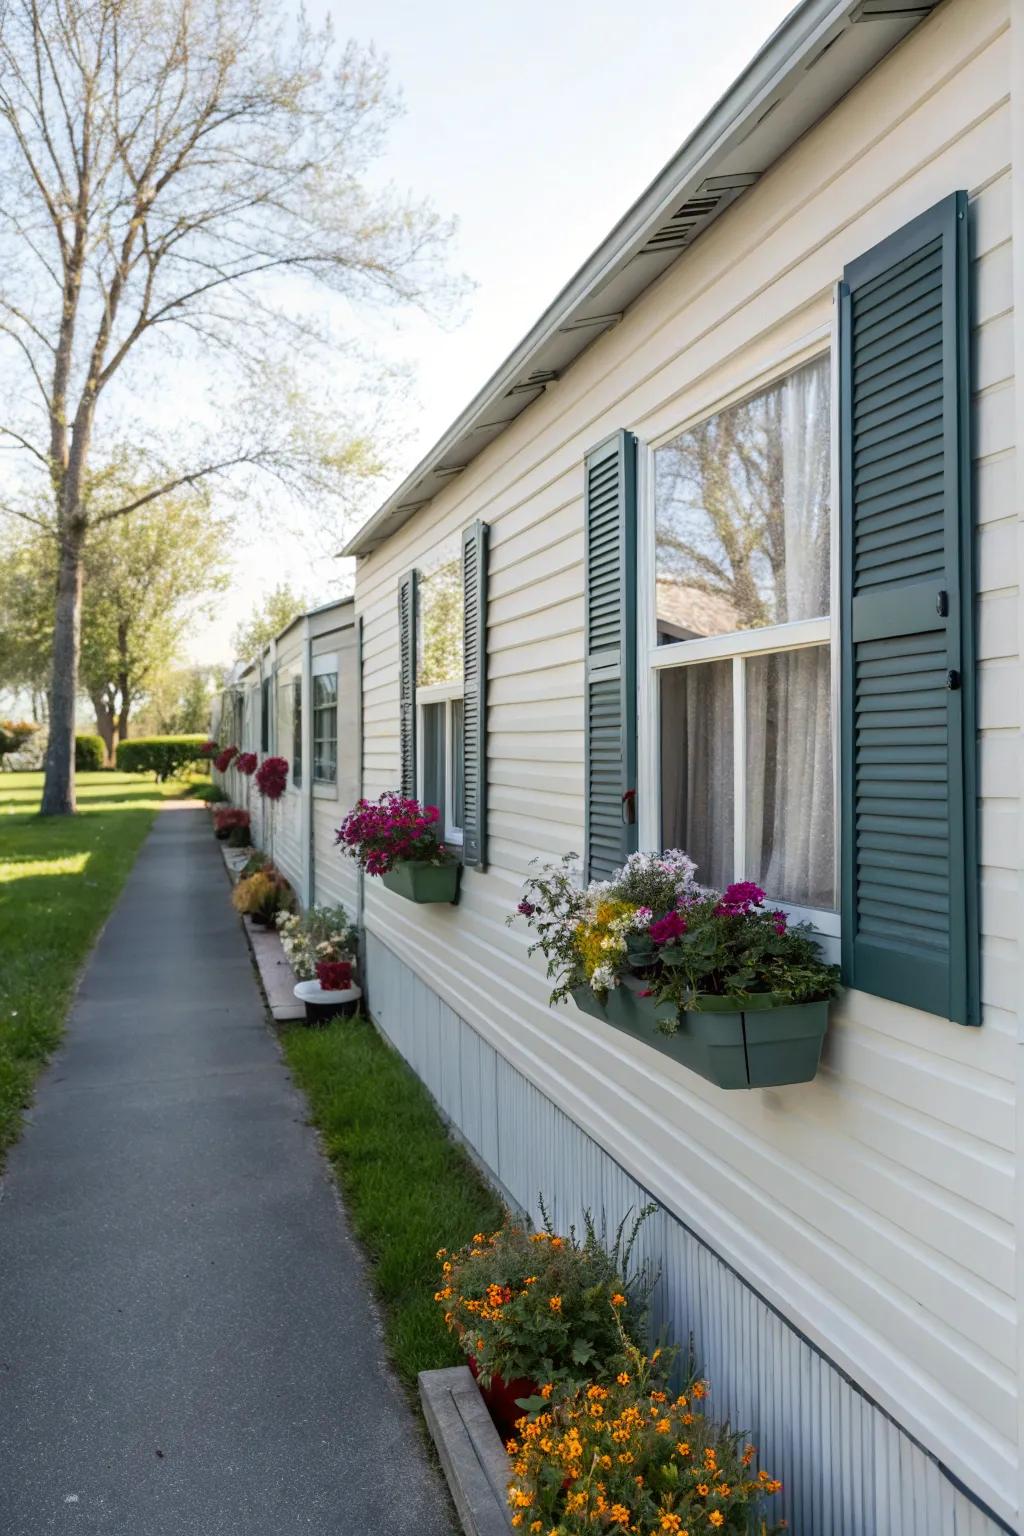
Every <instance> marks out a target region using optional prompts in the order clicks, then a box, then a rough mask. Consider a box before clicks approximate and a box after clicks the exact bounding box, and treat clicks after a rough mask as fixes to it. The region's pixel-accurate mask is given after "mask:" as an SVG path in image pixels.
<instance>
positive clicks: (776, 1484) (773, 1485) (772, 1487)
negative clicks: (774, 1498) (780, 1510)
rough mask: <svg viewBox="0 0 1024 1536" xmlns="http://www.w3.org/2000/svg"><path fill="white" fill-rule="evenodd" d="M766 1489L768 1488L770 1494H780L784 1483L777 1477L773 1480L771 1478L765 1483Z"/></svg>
mask: <svg viewBox="0 0 1024 1536" xmlns="http://www.w3.org/2000/svg"><path fill="white" fill-rule="evenodd" d="M765 1487H766V1488H767V1490H768V1492H769V1493H778V1491H779V1489H780V1488H781V1487H782V1483H781V1482H780V1481H779V1479H778V1478H777V1477H772V1478H769V1479H768V1481H767V1482H766V1483H765Z"/></svg>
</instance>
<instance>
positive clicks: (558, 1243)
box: [551, 1237, 565, 1248]
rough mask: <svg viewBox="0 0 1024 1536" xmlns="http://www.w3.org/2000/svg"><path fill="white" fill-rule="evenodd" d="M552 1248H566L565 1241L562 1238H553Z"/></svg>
mask: <svg viewBox="0 0 1024 1536" xmlns="http://www.w3.org/2000/svg"><path fill="white" fill-rule="evenodd" d="M551 1246H552V1248H564V1246H565V1240H564V1239H563V1238H561V1237H553V1238H552V1239H551Z"/></svg>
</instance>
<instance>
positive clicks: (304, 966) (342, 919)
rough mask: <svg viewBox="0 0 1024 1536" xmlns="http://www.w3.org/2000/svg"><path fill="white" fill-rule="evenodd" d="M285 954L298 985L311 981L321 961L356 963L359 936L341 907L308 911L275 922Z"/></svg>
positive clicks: (281, 916)
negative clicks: (301, 982) (298, 981)
mask: <svg viewBox="0 0 1024 1536" xmlns="http://www.w3.org/2000/svg"><path fill="white" fill-rule="evenodd" d="M277 931H278V933H279V934H280V935H281V943H282V945H283V946H284V952H285V954H286V955H287V956H288V959H289V961H290V963H291V967H292V970H293V971H294V972H295V974H296V976H297V977H298V979H299V980H300V981H311V980H312V978H313V977H314V976H315V975H316V968H317V965H318V963H320V962H321V961H325V960H326V961H332V960H333V961H339V960H347V961H349V962H350V963H351V962H353V961H354V960H355V956H356V952H357V947H358V943H359V936H358V934H357V933H356V930H355V929H354V928H353V927H352V924H351V923H350V922H349V920H348V915H347V913H346V911H345V908H344V907H310V908H309V910H308V911H307V912H289V913H287V914H284V913H282V914H281V915H280V916H279V917H278V919H277Z"/></svg>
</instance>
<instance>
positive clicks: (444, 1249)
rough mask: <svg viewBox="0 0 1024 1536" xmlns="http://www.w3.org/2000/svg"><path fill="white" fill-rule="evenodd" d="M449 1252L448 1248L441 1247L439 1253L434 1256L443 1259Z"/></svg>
mask: <svg viewBox="0 0 1024 1536" xmlns="http://www.w3.org/2000/svg"><path fill="white" fill-rule="evenodd" d="M447 1252H448V1249H447V1248H439V1249H438V1250H437V1253H436V1254H435V1255H434V1257H435V1258H437V1259H443V1258H444V1256H445V1254H446V1253H447Z"/></svg>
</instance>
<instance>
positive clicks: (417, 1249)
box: [283, 1019, 502, 1388]
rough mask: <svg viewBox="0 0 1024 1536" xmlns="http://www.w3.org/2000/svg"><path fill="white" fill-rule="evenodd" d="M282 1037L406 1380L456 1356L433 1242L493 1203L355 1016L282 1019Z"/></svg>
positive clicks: (496, 1218) (489, 1218) (421, 1093)
mask: <svg viewBox="0 0 1024 1536" xmlns="http://www.w3.org/2000/svg"><path fill="white" fill-rule="evenodd" d="M283 1040H284V1051H285V1056H286V1057H287V1060H288V1064H289V1066H290V1067H291V1069H292V1073H293V1075H294V1077H295V1079H296V1081H297V1082H298V1084H299V1086H300V1087H301V1088H303V1089H304V1090H305V1092H306V1095H307V1097H308V1099H309V1103H310V1107H311V1110H312V1115H311V1119H312V1122H313V1124H314V1125H316V1126H318V1127H319V1129H320V1132H321V1134H322V1136H323V1139H324V1145H325V1147H326V1149H327V1155H328V1156H329V1158H330V1159H331V1163H332V1165H333V1167H334V1170H335V1173H336V1175H337V1178H338V1182H339V1184H340V1185H341V1188H342V1191H343V1193H344V1196H345V1207H346V1209H347V1211H348V1213H349V1217H350V1219H351V1222H352V1225H353V1227H354V1228H355V1232H356V1235H357V1236H358V1237H359V1238H360V1240H361V1241H362V1243H363V1246H364V1247H365V1248H366V1250H367V1252H368V1254H369V1256H370V1260H371V1263H372V1274H373V1279H374V1283H375V1286H376V1289H377V1294H378V1296H379V1297H380V1300H381V1302H382V1304H383V1311H384V1330H385V1336H386V1339H387V1343H388V1349H389V1352H390V1354H391V1358H392V1360H393V1361H394V1364H395V1367H396V1369H397V1371H398V1374H399V1375H400V1377H401V1378H402V1380H403V1381H404V1382H405V1384H406V1386H408V1387H410V1388H415V1386H416V1376H417V1373H418V1372H419V1371H426V1370H432V1369H433V1368H435V1367H437V1366H442V1365H459V1364H461V1363H462V1362H463V1361H464V1358H465V1357H464V1355H463V1354H462V1351H461V1350H460V1349H459V1347H458V1345H457V1343H456V1342H455V1340H454V1339H453V1337H452V1335H451V1334H450V1333H449V1332H448V1331H447V1329H446V1328H445V1326H444V1319H443V1317H442V1315H441V1308H440V1307H439V1306H438V1305H437V1303H436V1302H435V1300H434V1291H435V1290H436V1289H437V1283H438V1274H439V1272H440V1267H441V1266H440V1264H439V1262H438V1260H437V1257H436V1255H437V1250H438V1249H439V1248H449V1249H451V1248H458V1247H460V1246H461V1245H462V1244H463V1243H465V1242H467V1241H468V1240H469V1239H470V1238H471V1237H472V1236H473V1234H474V1232H480V1231H484V1232H491V1231H493V1230H494V1228H495V1227H496V1226H497V1225H498V1224H499V1222H500V1221H501V1219H502V1211H501V1204H500V1202H499V1201H498V1200H497V1198H496V1197H495V1195H494V1194H493V1192H492V1191H491V1190H490V1189H488V1188H487V1186H486V1185H485V1184H484V1182H483V1180H482V1179H481V1177H480V1175H479V1174H478V1172H477V1170H476V1169H475V1167H474V1166H473V1164H472V1163H471V1162H470V1160H469V1158H468V1157H467V1156H466V1154H465V1152H463V1151H462V1149H461V1148H460V1147H458V1146H457V1145H456V1144H455V1143H454V1142H453V1141H452V1140H451V1138H450V1137H449V1135H448V1133H447V1131H446V1129H445V1127H444V1124H443V1123H442V1121H441V1119H440V1117H439V1116H438V1114H437V1111H436V1110H435V1108H434V1106H433V1104H432V1102H431V1099H430V1096H429V1094H428V1093H427V1091H426V1089H425V1088H424V1087H423V1085H422V1083H421V1082H420V1081H419V1079H418V1078H416V1077H415V1076H414V1074H413V1073H412V1072H411V1071H410V1070H409V1068H408V1067H407V1066H406V1065H405V1063H404V1062H403V1061H402V1059H401V1057H400V1056H399V1055H398V1054H397V1053H396V1052H395V1051H393V1050H392V1049H391V1048H390V1046H388V1045H387V1044H386V1043H385V1042H384V1041H383V1040H382V1039H381V1037H380V1036H379V1035H378V1033H377V1031H376V1030H375V1029H374V1028H373V1026H372V1025H371V1024H369V1023H367V1022H366V1020H364V1019H343V1020H338V1021H336V1022H335V1023H334V1024H331V1025H329V1026H328V1028H327V1029H323V1030H317V1029H302V1028H298V1029H289V1030H288V1031H287V1032H286V1033H285V1034H284V1036H283Z"/></svg>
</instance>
